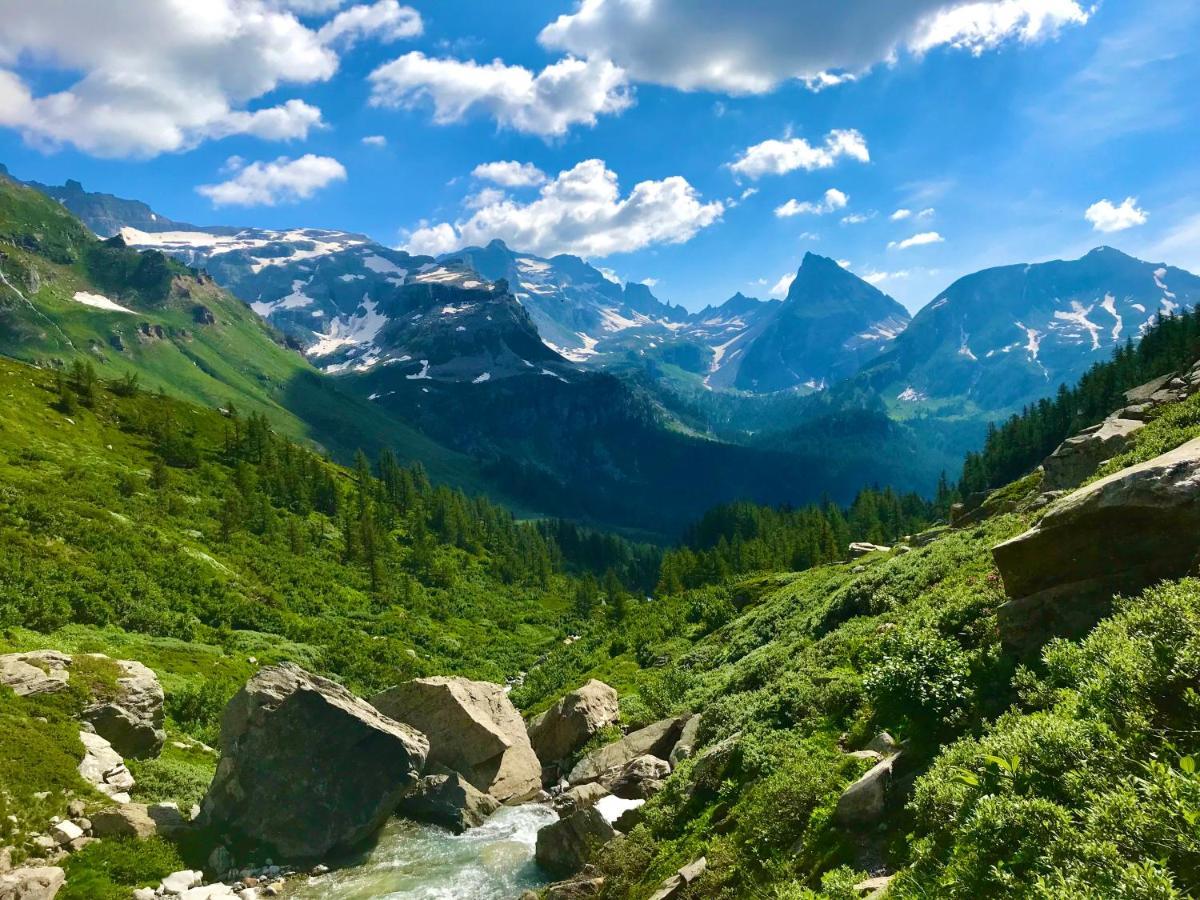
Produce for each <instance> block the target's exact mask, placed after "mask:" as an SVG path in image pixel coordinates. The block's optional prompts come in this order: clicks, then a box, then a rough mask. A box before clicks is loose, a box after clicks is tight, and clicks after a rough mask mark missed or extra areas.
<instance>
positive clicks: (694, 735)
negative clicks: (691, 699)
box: [667, 713, 702, 769]
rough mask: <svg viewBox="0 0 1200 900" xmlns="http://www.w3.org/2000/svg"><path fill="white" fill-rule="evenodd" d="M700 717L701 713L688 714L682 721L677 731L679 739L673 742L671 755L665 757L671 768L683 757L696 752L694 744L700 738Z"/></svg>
mask: <svg viewBox="0 0 1200 900" xmlns="http://www.w3.org/2000/svg"><path fill="white" fill-rule="evenodd" d="M701 718H702V717H701V715H700V714H699V713H696V715H694V716H688V719H687V721H686V722H684V723H683V728H682V729H681V730H680V732H679V740H678V741H676V742H675V747H674V749H673V750H671V755H670V756H669V757H667V762H669V763H670V764H671V768H672V769H674V768H675V767H676V766H678V765H679V764H680V763H681V762H683V761H684V760H685V759H691V758H692V754H693V753H695V752H696V744H697V743H698V741H699V739H700V722H701Z"/></svg>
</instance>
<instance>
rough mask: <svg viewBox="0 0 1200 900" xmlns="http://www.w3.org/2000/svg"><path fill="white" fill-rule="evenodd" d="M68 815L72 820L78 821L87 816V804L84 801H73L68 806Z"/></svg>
mask: <svg viewBox="0 0 1200 900" xmlns="http://www.w3.org/2000/svg"><path fill="white" fill-rule="evenodd" d="M67 815H69V816H70V817H71V818H72V819H78V818H80V817H81V816H86V815H87V804H86V803H85V802H84V801H82V800H72V801H71V802H70V803H68V804H67Z"/></svg>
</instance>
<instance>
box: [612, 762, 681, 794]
mask: <svg viewBox="0 0 1200 900" xmlns="http://www.w3.org/2000/svg"><path fill="white" fill-rule="evenodd" d="M670 775H671V764H670V763H669V762H667V761H666V760H665V759H659V758H658V757H657V756H650V755H649V754H644V755H642V756H636V757H634V758H633V759H631V760H630V761H629V762H627V763H626V764H625V765H624V767H622V768H621V770H620V771H619V772H617V774H616V775H615V776H613V777H612V778H606V779H602V781H603V782H604V783H606V785H607V787H608V789H609V791H611V792H612V793H613V794H614V795H615V796H617V797H620V798H621V799H622V800H649V799H650V798H651V797H653V796H654V795H655V794H657V793H658V792H659V791H661V790H662V787H663V782H664V781H666V780H667V778H669V777H670Z"/></svg>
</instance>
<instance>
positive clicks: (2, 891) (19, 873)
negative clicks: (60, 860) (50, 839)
mask: <svg viewBox="0 0 1200 900" xmlns="http://www.w3.org/2000/svg"><path fill="white" fill-rule="evenodd" d="M66 880H67V875H66V873H65V872H64V871H63V870H62V869H60V868H58V867H57V866H28V867H22V868H20V869H13V870H12V871H11V872H6V873H5V874H3V875H0V900H53V898H54V895H55V894H57V893H58V891H59V889H60V888H61V887H62V886H63V884H65V883H66Z"/></svg>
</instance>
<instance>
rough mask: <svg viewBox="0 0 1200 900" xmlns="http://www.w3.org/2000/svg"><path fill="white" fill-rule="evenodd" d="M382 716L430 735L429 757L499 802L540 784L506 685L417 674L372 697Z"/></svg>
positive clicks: (538, 766) (523, 797)
mask: <svg viewBox="0 0 1200 900" xmlns="http://www.w3.org/2000/svg"><path fill="white" fill-rule="evenodd" d="M371 703H372V704H373V705H374V706H375V708H376V709H378V710H379V711H380V712H382V713H383V714H384V715H386V716H389V717H391V718H393V719H395V720H396V721H398V722H405V723H407V724H409V725H411V726H412V727H413V728H416V729H417V730H419V731H420V732H422V733H423V734H424V735H425V736H426V737H427V738H428V739H429V762H431V763H437V764H439V765H442V766H446V767H447V768H449V769H453V770H454V771H456V772H460V773H462V775H463V777H465V778H466V779H467V781H469V782H471V784H472V785H474V786H475V787H476V788H477V789H479V790H481V791H483V792H484V793H487V794H490V795H491V796H493V797H495V798H496V799H497V800H499V801H500V802H502V803H507V802H520V801H522V800H528V799H529V798H531V797H533V796H534V795H536V794H537V793H538V791H540V790H541V789H542V766H541V763H540V762H539V761H538V758H537V755H536V754H535V753H534V752H533V747H532V746H530V743H529V736H528V734H526V732H525V722H524V721H523V720H522V719H521V714H520V713H519V712H517V709H516V707H515V706H513V705H512V701H511V700H509V699H508V695H507V694H505V692H504V688H502V687H501V686H500V685H498V684H491V683H489V682H486V681H468V680H467V679H466V678H446V677H438V678H418V679H416V680H415V681H408V682H405V683H404V684H400V685H397V686H396V687H393V688H389V689H388V690H386V691H384V692H383V693H381V694H377V695H375V696H374V697H372V698H371Z"/></svg>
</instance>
